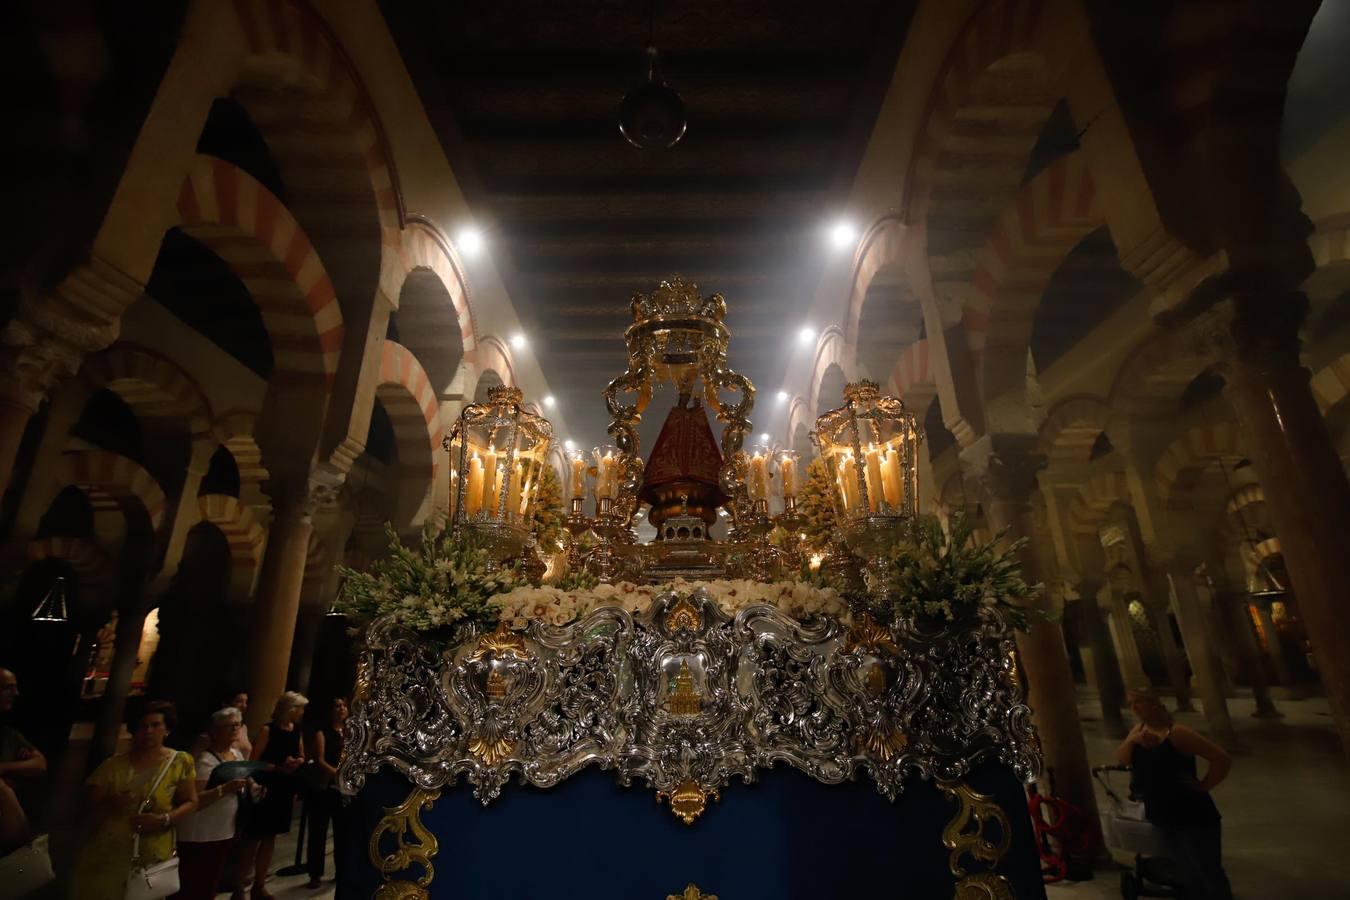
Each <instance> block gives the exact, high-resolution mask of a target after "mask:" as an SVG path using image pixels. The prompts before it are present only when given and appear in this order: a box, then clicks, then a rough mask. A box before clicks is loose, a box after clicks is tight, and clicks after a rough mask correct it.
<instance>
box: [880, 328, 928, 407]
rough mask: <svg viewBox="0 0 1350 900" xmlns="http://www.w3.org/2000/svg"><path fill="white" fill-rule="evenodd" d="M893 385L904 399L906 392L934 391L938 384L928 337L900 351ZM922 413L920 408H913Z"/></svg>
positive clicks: (892, 381)
mask: <svg viewBox="0 0 1350 900" xmlns="http://www.w3.org/2000/svg"><path fill="white" fill-rule="evenodd" d="M890 380H891V386H892V388H893V389H894V390H895V393H896V394H897V395H899V396H900V398H901V399H904V397H905V394H906V393H911V394H912V393H924V394H929V393H932V391H933V389H934V387H935V386H936V384H937V381H936V377H935V376H934V374H933V360H932V357H931V356H930V355H929V343H928V338H919V340H917V341H915V342H914V343H912V344H910V345H909V346H908V347H906V348H905V349H904V350H902V351H900V357H899V358H898V359H897V360H896V361H895V368H894V369H892V370H891V379H890ZM911 412H914V413H916V414H920V411H919V410H911Z"/></svg>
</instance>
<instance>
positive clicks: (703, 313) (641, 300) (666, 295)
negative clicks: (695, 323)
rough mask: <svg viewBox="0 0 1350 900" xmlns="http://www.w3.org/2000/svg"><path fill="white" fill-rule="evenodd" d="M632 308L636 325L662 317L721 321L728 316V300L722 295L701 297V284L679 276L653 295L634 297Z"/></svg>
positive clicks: (630, 307)
mask: <svg viewBox="0 0 1350 900" xmlns="http://www.w3.org/2000/svg"><path fill="white" fill-rule="evenodd" d="M628 309H629V311H630V312H631V313H632V314H633V321H634V322H645V321H647V320H649V319H654V318H658V317H659V318H682V319H707V320H708V321H710V322H721V321H722V320H723V319H725V318H726V316H727V301H726V300H725V299H724V298H723V297H722V295H721V294H709V295H708V296H707V297H700V296H699V293H698V285H697V284H695V283H694V282H692V281H685V280H684V279H683V278H681V277H680V276H679V275H676V276H674V277H673V278H670V279H668V280H666V281H662V282H661V283H660V284H658V285H657V286H656V290H654V291H652V292H651V293H650V294H643V293H640V292H639V293H636V294H634V295H633V299H632V300H631V301H629V304H628Z"/></svg>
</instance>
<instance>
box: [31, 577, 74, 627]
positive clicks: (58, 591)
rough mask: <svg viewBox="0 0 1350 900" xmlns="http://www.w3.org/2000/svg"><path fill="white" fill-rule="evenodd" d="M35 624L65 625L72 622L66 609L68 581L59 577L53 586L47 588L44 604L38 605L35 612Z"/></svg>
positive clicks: (43, 599)
mask: <svg viewBox="0 0 1350 900" xmlns="http://www.w3.org/2000/svg"><path fill="white" fill-rule="evenodd" d="M33 621H34V622H58V623H65V622H69V621H70V614H69V612H68V610H67V609H66V579H65V577H64V576H60V575H58V576H57V578H56V580H55V581H53V582H52V586H51V587H49V588H47V593H46V594H45V595H44V596H43V598H42V602H41V603H39V604H38V607H37V609H35V610H33Z"/></svg>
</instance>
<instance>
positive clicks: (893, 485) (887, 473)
mask: <svg viewBox="0 0 1350 900" xmlns="http://www.w3.org/2000/svg"><path fill="white" fill-rule="evenodd" d="M881 482H882V486H883V487H884V488H885V489H886V502H887V503H888V504H889V505H890V507H891V508H892V509H894V510H896V511H899V509H900V501H901V500H902V499H903V497H904V488H903V485H904V482H903V481H902V480H901V475H900V454H899V453H896V452H895V448H894V447H892V448H891V449H889V450H887V451H886V459H885V461H884V462H883V463H882V465H881Z"/></svg>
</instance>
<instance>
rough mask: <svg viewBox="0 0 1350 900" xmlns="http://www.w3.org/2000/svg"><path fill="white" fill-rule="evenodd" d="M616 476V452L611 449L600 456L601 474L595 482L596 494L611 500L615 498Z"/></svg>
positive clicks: (598, 496)
mask: <svg viewBox="0 0 1350 900" xmlns="http://www.w3.org/2000/svg"><path fill="white" fill-rule="evenodd" d="M615 481H616V479H615V477H614V453H613V451H610V452H608V453H606V454H605V455H604V456H602V457H601V458H600V467H599V475H598V477H597V478H596V482H595V496H596V497H597V498H601V497H604V498H606V499H609V500H613V499H614V494H615V490H614V488H615Z"/></svg>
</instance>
